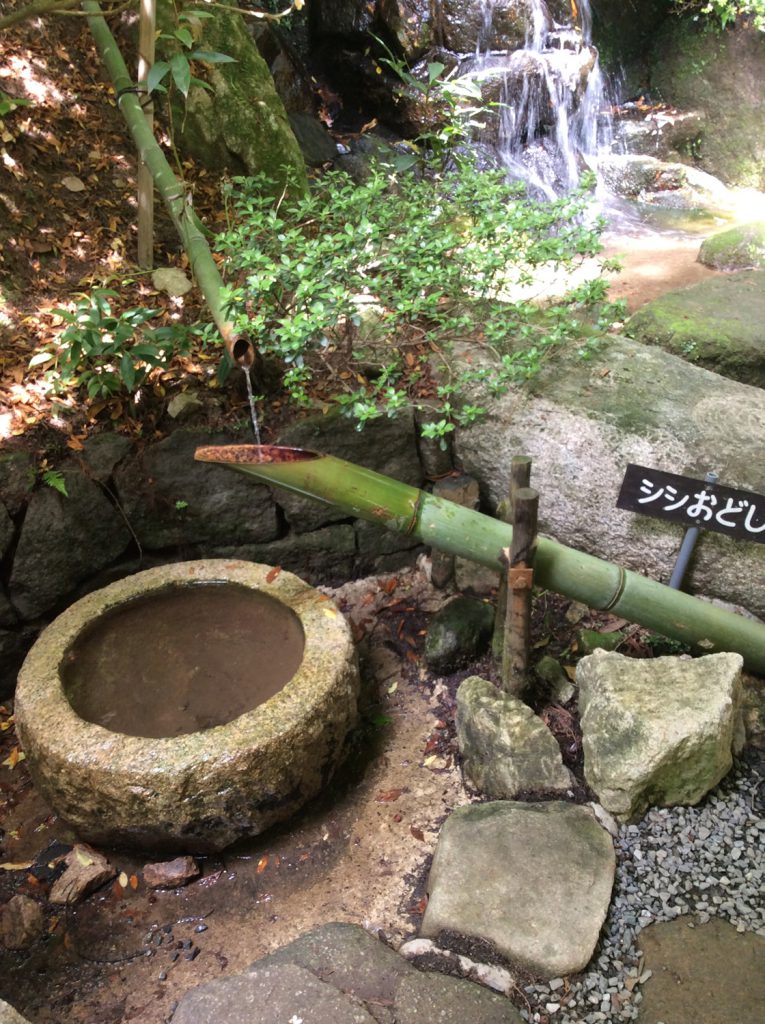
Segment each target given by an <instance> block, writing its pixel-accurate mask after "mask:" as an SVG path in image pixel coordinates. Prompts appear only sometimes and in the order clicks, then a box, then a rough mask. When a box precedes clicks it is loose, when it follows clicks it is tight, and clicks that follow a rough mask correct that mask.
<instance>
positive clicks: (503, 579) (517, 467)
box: [491, 455, 531, 665]
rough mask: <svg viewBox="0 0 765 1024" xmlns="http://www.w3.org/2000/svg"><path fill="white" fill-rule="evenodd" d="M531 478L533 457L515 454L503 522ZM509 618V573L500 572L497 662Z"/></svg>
mask: <svg viewBox="0 0 765 1024" xmlns="http://www.w3.org/2000/svg"><path fill="white" fill-rule="evenodd" d="M530 480H531V459H530V458H529V456H528V455H514V456H513V458H512V460H511V462H510V489H509V491H508V497H507V501H506V502H503V503H502V504H501V505H500V507H499V509H498V514H499V518H500V519H501V520H502V522H503V523H512V521H513V507H514V504H515V495H516V494H517V492H518V491H519V490H520V489H521V487H528V486H529V481H530ZM506 619H507V573H506V572H503V573H500V576H499V590H498V591H497V608H496V612H495V614H494V634H493V636H492V640H491V651H492V654H493V655H494V660H495V661H496V662H497V664H499V665H501V664H502V652H503V651H504V649H505V620H506Z"/></svg>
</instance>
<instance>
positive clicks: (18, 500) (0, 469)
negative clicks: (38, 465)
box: [0, 452, 36, 516]
mask: <svg viewBox="0 0 765 1024" xmlns="http://www.w3.org/2000/svg"><path fill="white" fill-rule="evenodd" d="M35 479H36V473H35V467H34V464H33V462H32V457H31V455H29V454H28V453H27V452H9V453H7V454H5V455H0V500H2V502H3V504H4V505H5V507H6V508H7V509H8V512H9V513H10V514H11V515H12V516H15V515H17V514H18V513H19V512H21V511H22V509H23V508H24V506H25V505H26V503H27V501H28V499H29V496H30V494H31V493H32V491H33V490H34V486H35Z"/></svg>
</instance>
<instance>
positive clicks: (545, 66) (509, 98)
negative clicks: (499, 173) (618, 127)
mask: <svg viewBox="0 0 765 1024" xmlns="http://www.w3.org/2000/svg"><path fill="white" fill-rule="evenodd" d="M571 7H572V12H576V21H575V22H574V21H572V22H571V23H569V24H557V23H556V22H554V21H553V19H552V18H551V17H550V14H549V11H548V9H547V6H546V4H545V2H544V0H529V8H530V11H529V13H530V21H529V27H528V30H527V33H526V39H525V45H524V49H522V50H517V51H515V52H514V53H511V54H508V55H505V58H504V65H503V69H502V70H500V69H499V68H498V67H497V57H496V55H495V54H490V53H489V52H488V46H487V45H486V44H487V42H488V39H489V38H490V35H491V21H490V19H491V15H492V11H493V2H492V0H483V13H484V26H483V29H482V32H481V34H480V37H479V51H480V52H479V53H478V54H477V60H478V62H479V66H480V62H481V61H482V62H483V67H484V68H487V69H488V68H492V71H491V72H490V73H492V74H495V75H496V74H497V73H498V71H499V73H501V75H502V84H501V90H500V104H501V106H500V117H499V138H498V151H499V154H500V158H501V160H502V162H503V164H504V165H505V166H506V167H507V168H508V170H509V171H510V173H512V174H513V175H515V176H517V177H520V178H523V179H525V180H526V181H527V182H528V183H529V185H530V187H531V189H532V191H535V192H539V193H542V194H544V195H546V196H548V197H549V198H554V197H555V196H556V195H560V194H561V193H562V192H566V191H568V190H569V189H571V188H573V187H575V186H576V184H577V182H578V180H579V177H580V174H581V172H582V171H583V170H584V169H585V168H588V167H590V168H594V166H595V158H596V155H597V150H598V141H599V140H598V134H599V132H598V126H599V120H600V115H601V110H602V108H603V106H604V97H605V89H604V80H603V75H602V74H601V71H600V65H599V62H598V54H597V50H596V49H595V48H594V47H593V46H592V40H591V12H590V4H589V0H578V3H577V4H573V3H572V5H571ZM487 18H488V19H489V20H488V22H487V21H486V19H487Z"/></svg>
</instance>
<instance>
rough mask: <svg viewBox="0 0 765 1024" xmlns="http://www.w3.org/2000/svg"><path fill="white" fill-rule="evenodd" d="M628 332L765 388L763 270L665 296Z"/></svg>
mask: <svg viewBox="0 0 765 1024" xmlns="http://www.w3.org/2000/svg"><path fill="white" fill-rule="evenodd" d="M626 331H627V334H629V335H630V337H632V338H636V339H637V340H638V341H641V342H643V343H644V344H648V345H660V346H661V347H662V348H664V349H666V350H667V351H668V352H674V353H675V354H677V355H681V356H683V358H684V359H687V360H688V361H689V362H691V363H696V364H698V365H699V366H703V367H706V368H707V369H709V370H714V371H715V372H716V373H720V374H723V375H724V376H726V377H732V378H733V379H734V380H739V381H742V382H743V383H745V384H754V385H756V386H757V387H759V388H763V387H765V270H742V271H739V272H738V273H735V274H726V275H721V276H720V277H713V278H710V279H709V280H707V281H703V282H701V283H700V284H696V285H692V286H691V287H689V288H681V289H679V290H678V291H673V292H667V293H666V294H665V295H662V296H661V297H660V298H658V299H654V300H653V301H652V302H648V303H646V304H645V305H644V306H642V307H641V308H640V309H639V310H638V311H637V312H636V313H635V314H633V316H631V317H630V319H629V321H628V323H627V326H626Z"/></svg>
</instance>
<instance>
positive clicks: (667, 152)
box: [613, 107, 707, 161]
mask: <svg viewBox="0 0 765 1024" xmlns="http://www.w3.org/2000/svg"><path fill="white" fill-rule="evenodd" d="M637 113H638V112H637V111H635V112H633V116H628V117H622V118H621V119H620V120H618V121H617V122H616V124H615V125H614V141H613V148H614V152H616V153H619V152H624V151H625V150H626V151H627V152H628V153H631V154H635V155H643V156H652V157H655V158H656V159H657V160H666V161H677V160H681V161H682V160H689V161H690V160H691V159H692V155H693V153H694V151H696V152H697V151H698V149H699V147H700V145H701V142H702V138H703V136H704V132H705V129H706V127H707V124H706V118H705V117H704V115H703V114H702V113H700V112H699V111H696V110H688V111H680V110H674V109H672V108H669V107H666V108H664V109H660V110H657V111H652V112H651V113H649V114H648V115H646V116H642V115H640V116H636V115H637Z"/></svg>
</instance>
